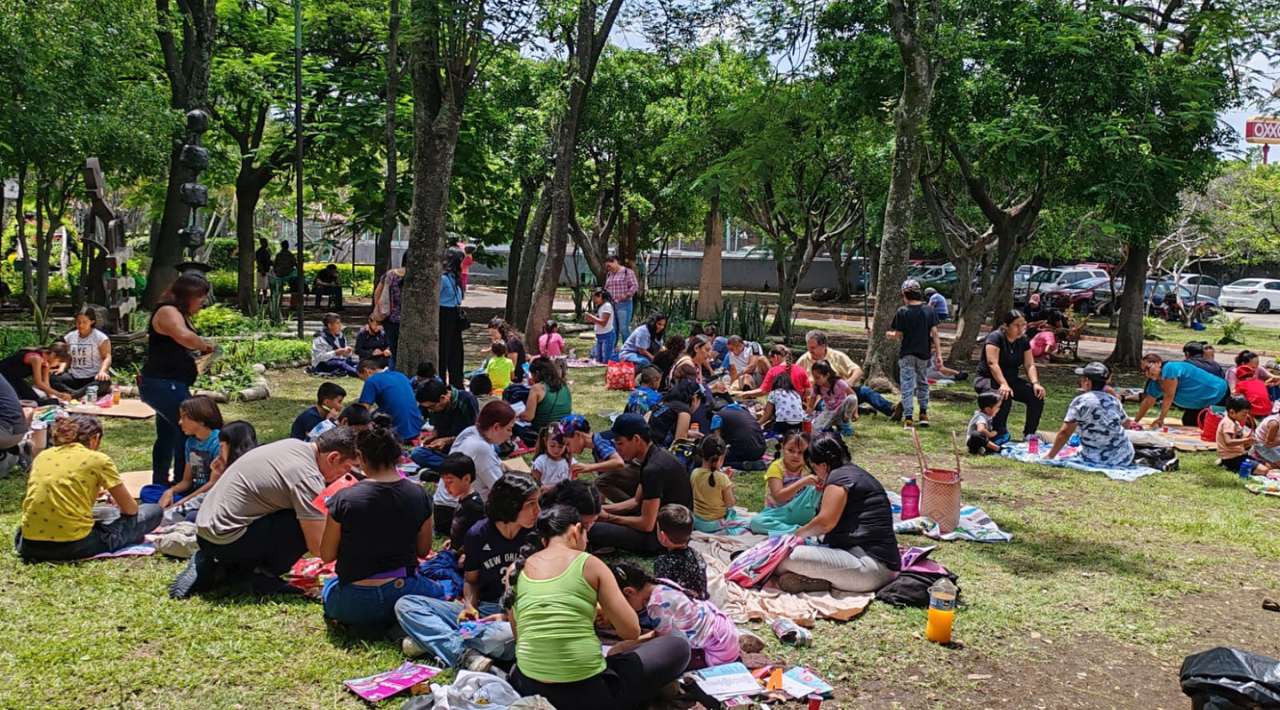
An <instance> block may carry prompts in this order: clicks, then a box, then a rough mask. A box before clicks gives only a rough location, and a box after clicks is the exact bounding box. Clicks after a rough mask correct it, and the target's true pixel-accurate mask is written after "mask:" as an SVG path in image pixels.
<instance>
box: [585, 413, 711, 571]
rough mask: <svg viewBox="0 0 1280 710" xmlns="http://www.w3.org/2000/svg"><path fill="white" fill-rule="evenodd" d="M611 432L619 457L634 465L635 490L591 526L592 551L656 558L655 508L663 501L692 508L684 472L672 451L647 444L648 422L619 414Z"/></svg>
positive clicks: (658, 546) (659, 549) (658, 548)
mask: <svg viewBox="0 0 1280 710" xmlns="http://www.w3.org/2000/svg"><path fill="white" fill-rule="evenodd" d="M612 432H613V444H614V446H615V447H617V450H618V453H619V454H621V455H622V458H623V459H625V460H627V461H639V463H640V487H639V488H638V489H636V495H635V497H634V498H632V499H631V500H628V501H623V502H620V503H610V504H608V505H606V506H604V510H603V511H602V512H601V513H600V517H599V518H597V522H596V524H595V525H593V526H592V527H591V531H590V542H591V547H592V548H602V547H611V548H614V549H616V550H619V551H625V552H633V553H639V554H647V555H653V554H657V553H659V552H662V550H663V547H662V543H661V542H659V541H658V533H657V528H658V509H660V508H661V507H662V506H664V505H667V504H668V503H679V504H680V505H683V506H684V507H686V508H689V509H690V510H692V509H693V486H692V484H691V483H690V481H689V471H688V469H686V468H685V467H684V464H682V463H680V462H679V461H677V460H676V457H675V456H672V455H671V452H669V451H667V450H666V449H664V448H662V447H660V446H657V445H656V444H654V443H652V440H651V435H650V433H649V423H648V422H646V421H645V420H644V417H642V416H640V415H639V414H623V415H621V416H619V417H618V418H617V419H615V420H614V422H613V428H612Z"/></svg>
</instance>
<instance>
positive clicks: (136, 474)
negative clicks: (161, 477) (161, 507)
mask: <svg viewBox="0 0 1280 710" xmlns="http://www.w3.org/2000/svg"><path fill="white" fill-rule="evenodd" d="M120 480H121V481H123V482H124V487H125V488H127V489H129V495H131V496H133V497H134V498H137V497H138V493H140V492H141V491H142V487H143V486H145V485H148V484H150V483H151V470H150V469H147V470H146V471H125V472H124V473H121V474H120Z"/></svg>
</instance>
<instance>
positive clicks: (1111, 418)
mask: <svg viewBox="0 0 1280 710" xmlns="http://www.w3.org/2000/svg"><path fill="white" fill-rule="evenodd" d="M1076 375H1078V376H1079V377H1080V389H1082V390H1084V392H1083V393H1081V394H1079V395H1076V398H1075V399H1073V400H1071V404H1070V405H1068V406H1067V415H1066V416H1065V417H1063V421H1062V428H1061V429H1059V430H1058V436H1057V437H1056V438H1055V439H1054V440H1053V447H1052V448H1051V449H1049V453H1047V454H1045V456H1046V457H1048V458H1054V457H1056V456H1057V455H1058V452H1059V451H1061V450H1062V447H1064V446H1066V445H1067V441H1069V440H1070V439H1071V435H1072V434H1075V433H1079V434H1080V460H1081V461H1083V462H1085V463H1087V464H1092V465H1095V466H1132V465H1133V444H1132V443H1130V442H1129V438H1128V437H1127V436H1125V433H1124V431H1125V425H1126V423H1127V422H1128V421H1129V417H1128V415H1127V414H1125V413H1124V405H1123V404H1121V403H1120V400H1119V399H1117V398H1116V396H1115V395H1113V394H1111V393H1109V392H1107V385H1108V383H1109V382H1110V380H1111V370H1110V369H1109V368H1108V367H1107V366H1106V365H1105V364H1103V363H1101V362H1091V363H1089V364H1088V365H1085V366H1084V367H1077V368H1076Z"/></svg>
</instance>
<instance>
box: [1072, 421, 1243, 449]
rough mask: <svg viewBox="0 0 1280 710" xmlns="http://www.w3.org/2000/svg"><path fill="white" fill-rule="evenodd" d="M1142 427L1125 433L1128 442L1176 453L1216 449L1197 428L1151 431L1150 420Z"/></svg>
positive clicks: (1176, 426) (1169, 426)
mask: <svg viewBox="0 0 1280 710" xmlns="http://www.w3.org/2000/svg"><path fill="white" fill-rule="evenodd" d="M1142 426H1143V429H1144V430H1143V431H1131V432H1126V433H1127V434H1128V435H1129V440H1130V441H1132V442H1133V443H1135V444H1154V445H1156V446H1172V447H1173V448H1175V449H1177V450H1178V451H1217V449H1218V446H1217V444H1215V443H1214V442H1212V441H1205V440H1203V439H1201V438H1200V428H1199V427H1194V426H1182V425H1181V424H1176V425H1175V424H1170V425H1168V426H1167V427H1166V428H1167V429H1168V430H1169V431H1163V430H1156V431H1152V430H1151V420H1150V419H1148V420H1146V421H1143V422H1142ZM1050 440H1052V437H1050Z"/></svg>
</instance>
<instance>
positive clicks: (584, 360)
mask: <svg viewBox="0 0 1280 710" xmlns="http://www.w3.org/2000/svg"><path fill="white" fill-rule="evenodd" d="M593 340H594V338H593ZM564 364H565V367H574V368H577V367H605V365H606V363H603V362H597V361H596V360H592V359H591V358H589V357H580V358H575V359H566V360H565V361H564Z"/></svg>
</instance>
